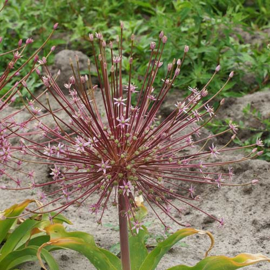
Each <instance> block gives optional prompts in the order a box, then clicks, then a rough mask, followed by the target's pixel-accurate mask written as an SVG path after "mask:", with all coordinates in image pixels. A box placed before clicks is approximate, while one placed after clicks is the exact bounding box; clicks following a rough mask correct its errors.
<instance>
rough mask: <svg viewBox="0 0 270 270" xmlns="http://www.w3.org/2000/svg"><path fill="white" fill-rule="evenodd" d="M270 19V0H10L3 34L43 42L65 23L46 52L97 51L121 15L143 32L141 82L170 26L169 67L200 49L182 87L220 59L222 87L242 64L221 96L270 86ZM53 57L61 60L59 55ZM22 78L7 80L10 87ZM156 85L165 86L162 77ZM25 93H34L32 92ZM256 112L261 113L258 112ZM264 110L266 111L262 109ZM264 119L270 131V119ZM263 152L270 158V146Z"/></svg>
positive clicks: (195, 83)
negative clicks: (96, 40) (99, 37)
mask: <svg viewBox="0 0 270 270" xmlns="http://www.w3.org/2000/svg"><path fill="white" fill-rule="evenodd" d="M2 2H4V1H2ZM269 19H270V3H269V1H267V0H265V1H263V0H258V1H244V0H237V1H236V0H230V1H212V0H206V1H200V2H198V1H196V0H191V1H181V0H176V1H172V0H165V1H164V0H162V1H161V0H158V1H157V0H155V1H136V0H132V1H124V0H120V1H118V0H117V1H116V0H106V1H101V0H97V1H96V0H95V1H93V0H84V1H82V0H78V1H71V0H69V1H60V0H57V1H52V0H44V1H42V4H40V3H39V4H37V1H34V0H21V1H16V0H10V1H9V4H8V5H7V7H6V8H5V9H4V10H3V11H2V12H1V16H0V23H1V33H0V35H1V36H2V37H3V41H2V42H1V43H0V50H1V51H6V50H7V49H8V48H13V47H15V46H16V44H17V42H18V40H19V39H23V40H25V39H26V38H28V37H32V38H33V39H34V40H35V42H34V43H33V46H32V48H33V49H34V48H38V47H39V46H40V45H41V43H42V42H43V41H44V40H45V38H46V37H47V35H48V32H49V31H48V29H51V28H52V26H53V25H54V24H55V23H56V22H58V23H59V26H60V27H59V29H60V30H59V31H58V33H57V35H55V37H54V39H53V40H51V41H50V43H49V44H48V46H47V48H46V49H44V52H43V53H44V55H45V54H46V53H48V50H49V49H50V47H51V46H52V45H57V47H58V48H57V50H61V49H63V48H70V49H77V50H81V51H83V52H84V53H86V54H87V55H89V56H90V55H91V54H92V52H91V50H89V43H88V34H89V33H95V32H99V31H100V32H102V33H103V34H104V35H105V38H106V40H110V39H112V37H115V36H116V33H117V32H119V31H118V30H119V29H118V28H119V21H120V20H121V21H123V22H124V23H125V36H124V38H125V39H128V37H130V34H131V33H134V34H135V36H136V38H135V39H136V44H135V48H134V54H135V55H136V57H134V58H136V59H137V60H136V61H134V64H133V66H134V68H135V69H136V70H137V72H134V74H137V75H136V77H133V78H132V79H133V83H134V84H135V85H136V84H138V83H140V80H141V79H142V77H143V76H142V75H143V74H144V73H145V69H146V66H147V65H146V64H147V63H146V60H145V54H146V52H148V51H149V48H148V44H149V42H150V41H152V39H153V37H156V36H157V35H158V33H159V32H160V31H161V30H163V31H164V32H165V33H166V35H167V36H168V38H169V40H170V42H169V44H168V46H166V49H165V50H164V53H163V59H164V63H163V67H164V70H165V69H166V68H167V64H168V63H169V62H167V61H169V59H172V58H176V59H177V58H179V53H180V52H181V51H182V50H183V48H184V46H185V45H189V46H190V48H192V49H191V50H190V52H189V56H188V58H187V59H186V61H185V64H184V65H185V66H184V68H183V71H182V72H181V76H179V78H178V81H177V85H178V88H179V91H181V90H185V89H187V88H188V87H189V86H190V87H198V88H200V86H202V85H204V84H205V83H206V81H207V79H208V78H209V77H210V76H211V74H212V72H213V70H214V69H215V67H216V66H217V64H220V65H221V67H222V68H221V70H220V72H219V73H218V75H217V78H216V79H215V81H214V82H213V83H212V84H211V85H210V86H209V89H208V91H209V92H210V93H211V94H212V93H214V92H215V91H216V89H219V88H220V87H221V85H222V81H224V79H225V78H227V76H228V74H229V73H230V72H231V70H235V76H234V80H232V81H231V82H230V83H229V84H228V85H227V86H226V88H225V89H224V91H223V92H222V95H223V96H222V95H221V98H222V97H241V96H244V95H246V94H251V93H254V92H256V91H263V90H266V89H267V87H268V88H269V70H270V66H269V60H270V54H269V50H270V48H269V44H268V42H269V41H268V40H267V38H268V36H269V32H270V28H269V21H270V20H269ZM114 46H116V45H114ZM124 49H125V48H124ZM124 56H125V53H124ZM9 57H10V55H7V56H3V57H1V60H0V69H3V67H5V65H6V63H7V60H8V58H9ZM167 59H168V60H167ZM20 61H23V59H22V60H20ZM20 61H18V65H19V64H20ZM50 61H51V63H53V57H51V58H50ZM123 68H124V69H125V70H126V72H128V68H129V65H128V60H127V58H126V59H125V58H124V59H123ZM22 75H23V74H22ZM158 76H159V75H158ZM160 76H161V75H160ZM160 80H161V77H160V78H159V77H158V78H157V80H156V82H159V81H160ZM14 81H15V79H14ZM14 81H11V82H10V83H9V84H8V85H7V86H6V91H7V90H8V88H9V87H10V85H11V84H12V83H14ZM31 84H32V85H31V89H32V90H33V91H35V90H36V89H38V88H39V86H40V82H39V80H38V76H36V77H35V76H33V77H32V81H31ZM155 86H156V87H157V88H158V83H157V85H155ZM2 93H3V94H4V93H5V91H3V92H2ZM22 94H23V95H24V96H25V97H27V93H26V92H25V93H22ZM246 113H248V110H247V112H246ZM249 113H251V114H253V117H254V113H252V112H249ZM256 117H259V118H260V116H258V115H257V116H256ZM261 121H264V123H265V129H266V130H268V129H269V124H268V122H267V120H265V119H261ZM265 121H266V122H265ZM239 124H240V125H241V123H239ZM217 127H220V128H222V125H221V123H219V122H218V121H216V122H214V125H212V126H209V127H208V128H209V129H211V130H212V131H214V130H216V129H217ZM261 132H262V131H261V130H258V132H257V134H256V132H255V135H254V136H253V137H252V138H251V140H254V139H256V138H257V137H259V136H260V134H261ZM253 134H254V132H253ZM268 134H269V132H268ZM266 140H267V141H269V140H270V138H268V137H267V138H266ZM237 143H238V144H247V143H250V142H247V141H245V142H241V141H237ZM267 145H268V144H267ZM267 145H266V146H267ZM263 158H264V159H266V160H269V159H270V158H269V152H268V151H267V150H266V154H265V155H263Z"/></svg>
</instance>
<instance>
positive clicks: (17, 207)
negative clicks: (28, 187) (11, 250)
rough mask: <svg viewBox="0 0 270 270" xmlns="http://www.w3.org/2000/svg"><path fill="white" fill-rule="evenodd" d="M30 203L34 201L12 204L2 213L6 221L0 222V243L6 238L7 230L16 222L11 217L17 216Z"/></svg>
mask: <svg viewBox="0 0 270 270" xmlns="http://www.w3.org/2000/svg"><path fill="white" fill-rule="evenodd" d="M31 202H35V200H25V201H24V202H23V203H21V204H14V205H13V206H11V207H10V208H8V209H6V210H5V211H4V216H5V217H6V219H5V220H0V243H1V242H2V241H3V240H4V239H5V238H6V235H7V233H8V231H9V229H10V228H11V226H12V225H13V224H14V222H15V221H16V220H17V219H16V218H14V219H13V218H12V217H17V216H19V215H20V214H21V213H22V211H23V210H24V209H25V208H26V207H27V206H28V204H29V203H31Z"/></svg>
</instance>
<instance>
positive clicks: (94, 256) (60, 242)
mask: <svg viewBox="0 0 270 270" xmlns="http://www.w3.org/2000/svg"><path fill="white" fill-rule="evenodd" d="M45 230H46V232H47V234H48V235H50V241H49V242H47V243H46V244H43V245H42V246H41V248H40V250H42V248H43V247H45V246H54V247H56V248H69V249H73V250H76V251H78V252H80V253H81V254H83V255H84V256H86V257H87V258H88V259H89V261H90V262H91V263H92V264H93V265H94V266H95V267H96V268H97V269H100V270H106V269H112V270H114V269H115V270H120V269H121V262H120V260H119V258H118V257H116V256H115V255H114V254H112V253H110V252H109V251H106V250H103V249H101V248H98V247H97V246H96V244H95V241H94V238H93V236H92V235H90V234H88V233H84V232H79V231H77V232H67V231H66V230H65V228H64V226H63V225H62V224H52V225H50V226H48V227H46V228H45ZM39 252H40V251H39ZM38 256H39V255H38ZM39 259H40V258H39ZM40 264H41V265H42V267H44V265H43V263H42V261H41V260H40Z"/></svg>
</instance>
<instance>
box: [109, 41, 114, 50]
mask: <svg viewBox="0 0 270 270" xmlns="http://www.w3.org/2000/svg"><path fill="white" fill-rule="evenodd" d="M109 46H110V48H111V49H112V48H113V43H112V41H110V43H109Z"/></svg>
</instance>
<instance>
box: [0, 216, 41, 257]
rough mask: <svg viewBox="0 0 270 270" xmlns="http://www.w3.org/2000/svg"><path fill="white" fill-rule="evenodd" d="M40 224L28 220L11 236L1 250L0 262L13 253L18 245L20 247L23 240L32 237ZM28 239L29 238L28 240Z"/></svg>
mask: <svg viewBox="0 0 270 270" xmlns="http://www.w3.org/2000/svg"><path fill="white" fill-rule="evenodd" d="M37 223H38V221H35V220H31V219H27V220H26V221H24V222H23V223H22V224H20V225H19V226H18V227H17V228H16V229H15V230H14V232H12V234H11V235H10V236H9V238H8V240H7V242H6V243H5V244H4V245H3V247H2V248H1V252H0V253H1V254H0V261H1V260H2V259H3V258H4V257H5V256H6V255H7V254H8V253H10V252H12V251H13V250H14V249H15V248H16V246H17V245H20V244H22V243H20V241H21V239H22V238H25V236H26V237H27V235H30V231H31V230H32V228H33V227H34V226H35V225H36V224H37ZM26 239H27V238H26Z"/></svg>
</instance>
